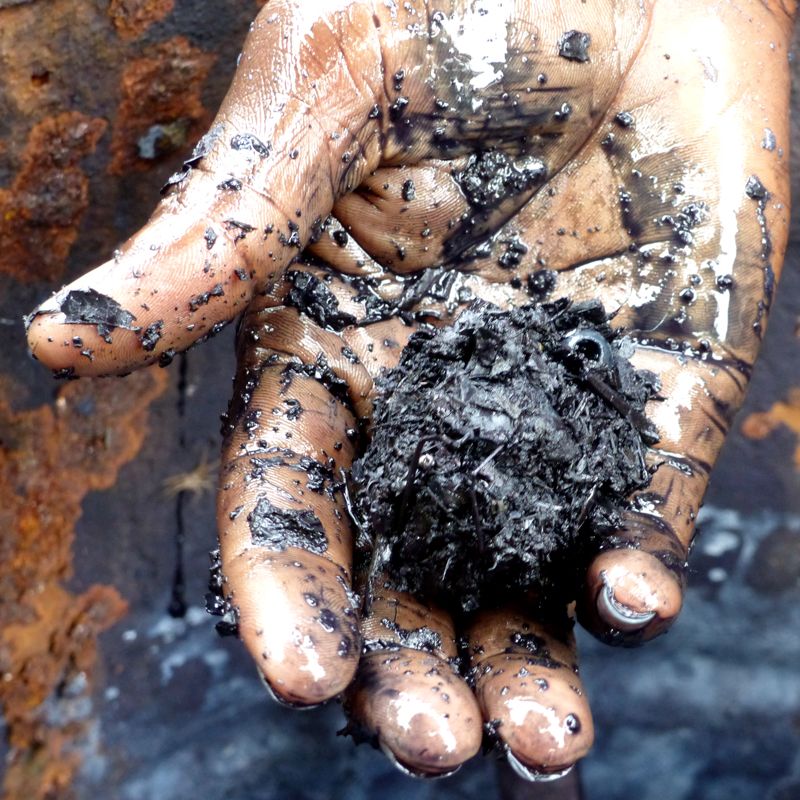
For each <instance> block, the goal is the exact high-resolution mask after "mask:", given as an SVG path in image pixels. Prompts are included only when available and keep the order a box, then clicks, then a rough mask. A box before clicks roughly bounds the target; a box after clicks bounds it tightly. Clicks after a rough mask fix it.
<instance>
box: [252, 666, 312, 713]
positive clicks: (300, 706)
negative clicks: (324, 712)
mask: <svg viewBox="0 0 800 800" xmlns="http://www.w3.org/2000/svg"><path fill="white" fill-rule="evenodd" d="M256 672H257V673H258V677H259V678H261V683H263V684H264V688H265V689H266V690H267V694H268V695H269V696H270V697H271V698H272V699H273V700H274V701H275V702H276V703H277V704H278V705H279V706H283V707H284V708H292V709H294V710H295V711H311V709H313V708H319V707H320V706H324V705H325V703H293V702H291V701H290V700H287V699H286V698H285V697H281V696H280V695H279V694H278V693H277V692H276V691H275V690H274V689H273V688H272V686H271V685H270V682H269V681H268V680H267V679H266V678H265V677H264V673H263V672H262V671H261V670H260V669H258V668H256Z"/></svg>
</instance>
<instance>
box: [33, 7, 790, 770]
mask: <svg viewBox="0 0 800 800" xmlns="http://www.w3.org/2000/svg"><path fill="white" fill-rule="evenodd" d="M787 5H788V4H787V3H778V2H775V3H759V2H755V0H753V2H747V3H744V4H739V6H738V7H733V6H732V5H726V4H724V5H722V6H719V5H716V4H715V5H714V6H713V7H712V6H711V5H710V4H703V3H697V2H694V3H692V2H689V0H673V2H670V3H668V2H666V0H663V1H662V2H652V3H643V4H623V3H613V2H603V3H599V4H598V3H595V4H591V5H589V4H584V3H582V2H578V0H575V2H566V1H565V2H561V3H546V4H536V5H535V6H534V4H532V3H529V2H521V1H520V2H517V3H516V4H505V3H494V4H489V2H488V0H486V3H485V6H483V7H482V6H481V4H480V3H476V4H470V3H466V2H450V3H446V4H445V6H444V7H443V9H442V12H441V14H438V15H437V14H435V13H434V12H433V11H432V10H430V9H428V8H426V7H425V6H424V4H423V3H421V2H419V3H408V4H405V5H404V6H403V8H400V7H395V6H393V5H387V4H379V3H368V2H338V3H335V4H326V8H325V9H324V10H321V8H320V7H319V4H313V3H307V4H305V5H303V6H300V5H299V4H293V3H289V2H281V3H274V2H273V3H269V4H268V5H267V6H266V7H265V9H264V10H263V11H262V13H261V14H260V15H259V17H258V19H257V21H256V23H255V25H254V29H253V31H252V32H251V35H250V37H249V40H248V43H247V45H246V48H245V51H244V54H243V57H242V61H241V64H240V67H239V71H238V73H237V77H236V79H235V81H234V84H233V86H232V88H231V91H230V92H229V94H228V96H227V98H226V100H225V102H224V104H223V107H222V109H221V110H220V113H219V115H218V117H217V120H216V122H215V124H214V126H212V129H211V133H210V134H209V136H208V137H206V138H205V139H204V142H203V143H202V144H201V147H200V149H199V150H198V151H197V154H196V156H194V157H193V158H192V159H191V160H190V164H191V168H190V169H188V170H187V172H186V173H185V174H183V175H182V176H176V177H175V178H174V180H173V181H171V185H170V186H169V188H168V190H167V192H166V196H165V198H164V200H163V201H162V203H161V204H160V206H159V207H158V209H157V210H156V212H155V214H154V216H153V218H152V219H151V221H150V222H149V223H148V225H147V226H146V227H145V228H143V229H142V231H140V232H139V233H138V234H136V235H135V236H134V237H132V238H131V239H130V240H129V241H128V242H127V243H126V244H125V245H123V247H122V248H121V250H120V252H119V254H118V255H116V256H115V258H114V259H112V260H111V261H110V262H108V263H107V264H105V265H103V266H101V267H99V268H98V269H97V270H95V271H93V272H91V273H89V274H88V275H87V276H84V278H82V279H80V280H79V281H78V282H76V283H75V284H72V285H71V286H69V287H67V288H66V289H64V290H62V292H60V293H59V294H58V295H56V296H55V297H54V298H52V299H51V300H49V301H47V302H46V303H45V304H44V305H43V306H42V307H40V308H39V309H38V310H37V314H36V315H35V316H34V317H33V318H32V320H31V324H30V328H29V339H30V343H31V348H32V351H33V352H34V353H35V355H36V356H37V357H38V358H39V359H40V360H42V361H43V362H44V363H45V364H47V365H48V366H50V367H51V368H53V369H55V370H57V371H72V372H74V374H80V375H108V374H120V373H124V372H127V371H129V370H131V369H134V368H137V367H139V366H144V365H146V364H149V363H152V362H154V361H161V362H162V363H166V362H168V361H169V359H170V358H171V355H172V354H173V353H174V352H178V351H180V350H183V349H185V348H186V347H188V346H189V345H190V344H192V343H193V342H195V341H197V340H198V339H199V338H202V337H203V336H206V335H208V334H209V333H212V332H213V331H214V330H216V329H217V326H219V325H221V324H224V323H225V322H226V321H228V320H230V319H232V318H233V317H235V316H236V315H237V314H238V313H239V312H240V311H242V310H245V309H246V311H245V316H244V318H243V321H242V323H241V328H240V331H239V338H238V361H239V366H238V374H237V379H236V386H235V391H234V400H233V402H232V405H231V409H230V412H229V415H228V419H227V428H226V441H225V445H224V452H223V468H222V477H221V491H220V494H219V526H220V546H221V555H222V561H223V573H224V574H225V576H226V578H227V583H226V586H225V592H226V594H227V596H228V598H229V599H230V601H231V602H232V604H233V605H234V606H235V607H236V608H238V615H239V630H240V634H241V637H242V640H243V641H244V642H245V644H246V646H247V647H248V648H249V649H250V651H251V652H252V654H253V656H254V658H255V659H256V661H257V663H258V665H259V668H260V670H261V671H262V673H263V674H264V676H265V678H266V680H267V682H268V683H269V684H270V685H271V687H272V691H273V692H274V693H275V694H276V695H278V696H279V697H280V698H282V699H283V700H285V701H288V702H290V703H293V704H298V705H309V704H313V703H316V702H321V701H324V700H325V699H328V698H330V697H333V696H335V695H337V694H339V693H340V692H342V691H343V690H344V689H346V688H347V687H348V686H350V685H351V683H352V681H353V677H354V675H355V673H356V670H357V669H358V675H357V678H356V681H355V683H354V684H353V685H352V686H351V688H350V691H349V696H348V708H349V711H350V714H351V716H352V717H353V719H354V726H355V727H357V728H359V729H360V730H361V731H363V732H366V734H367V735H369V736H375V737H377V739H378V741H379V743H380V744H381V746H382V747H383V748H384V749H385V750H386V751H387V752H388V753H390V754H391V757H393V758H394V759H395V760H396V761H398V762H399V763H400V764H402V765H404V766H406V767H407V768H410V769H411V770H413V771H416V772H420V773H424V774H439V773H444V772H447V771H449V770H451V769H453V768H455V767H457V766H458V765H459V764H460V763H461V762H462V761H464V760H466V759H467V758H469V757H470V756H471V755H473V754H474V753H475V752H476V751H477V749H478V747H479V744H480V740H481V735H482V720H483V719H485V720H491V721H499V724H498V725H495V726H494V727H496V730H497V735H498V736H499V738H500V740H501V741H502V742H504V743H505V744H507V745H508V746H509V748H510V750H511V753H512V754H513V758H514V759H515V760H516V761H517V762H519V763H520V764H522V765H524V766H527V767H529V768H531V769H533V770H535V771H540V772H558V771H559V770H562V769H564V768H565V767H567V766H568V765H570V764H571V763H573V762H574V761H575V760H576V759H577V758H579V757H580V756H582V755H583V754H584V753H585V752H586V750H587V749H588V747H589V746H590V744H591V740H592V725H591V718H590V712H589V709H588V704H587V700H586V697H585V694H584V693H583V692H582V688H581V685H580V681H579V679H578V677H577V674H576V672H575V671H574V669H573V667H574V665H575V663H576V655H575V650H574V642H573V639H572V636H571V633H570V623H569V620H568V618H567V616H566V615H565V616H564V619H563V620H562V621H554V620H540V619H536V618H535V616H534V615H533V612H532V610H531V609H525V608H521V609H520V608H515V609H507V610H487V611H485V612H484V613H481V614H479V615H477V616H476V618H475V619H474V620H472V621H471V623H470V624H469V627H468V629H467V630H464V631H458V633H464V634H466V635H467V636H468V640H469V647H468V654H469V657H470V658H471V660H472V666H473V667H474V668H475V673H474V677H475V680H474V687H473V688H474V692H473V691H472V689H471V688H470V687H468V686H467V684H466V683H465V682H463V681H462V680H461V678H459V677H458V676H457V675H456V674H455V673H454V672H453V670H452V669H451V667H450V665H449V664H448V663H447V660H448V659H450V658H452V657H454V656H455V655H456V654H457V648H456V633H457V631H456V629H455V625H454V622H453V620H452V619H451V618H450V617H449V616H448V615H447V614H446V613H444V612H442V611H441V610H438V609H430V608H427V607H425V606H424V605H422V604H420V603H418V602H417V601H415V600H414V599H413V598H411V597H408V596H406V595H403V594H401V593H397V592H393V591H391V590H388V589H387V590H385V591H381V592H378V593H376V597H375V598H374V601H373V603H372V604H371V607H370V611H369V613H368V614H367V615H365V617H364V619H362V620H361V621H360V623H359V622H358V620H357V610H356V609H355V608H354V607H353V605H352V602H351V594H350V592H349V587H350V581H351V572H352V531H351V530H350V527H349V525H348V523H347V514H346V510H345V508H344V501H343V498H342V496H341V494H340V493H339V492H337V491H334V490H333V483H334V481H335V480H336V478H337V476H338V471H339V470H340V469H347V468H348V467H349V465H350V464H351V462H352V459H353V457H354V454H355V452H356V451H357V449H358V445H359V442H358V441H357V440H356V439H357V434H356V433H352V432H354V431H358V429H359V425H358V422H359V420H361V419H364V418H368V416H369V414H370V395H371V392H372V388H373V384H372V381H373V378H374V377H375V376H376V375H377V374H378V373H379V372H380V370H381V369H383V368H385V367H387V366H392V365H394V364H395V363H396V361H397V358H398V355H399V352H400V349H401V348H402V346H403V344H404V343H405V342H406V341H407V340H408V338H409V336H410V335H411V333H412V332H413V331H414V329H415V327H416V326H417V325H418V324H419V321H420V319H425V320H431V319H435V317H434V316H432V315H434V314H439V315H441V319H442V320H444V321H446V320H447V319H448V318H450V316H451V315H452V314H453V313H457V311H458V309H459V308H461V307H463V305H464V303H465V302H466V298H467V297H468V296H477V297H484V298H486V299H489V300H492V301H494V302H497V303H499V304H522V303H527V302H530V301H531V300H532V299H545V298H546V299H554V298H556V297H560V296H569V297H572V298H573V299H577V300H580V299H587V298H592V297H600V298H601V299H602V300H603V302H604V304H605V306H606V308H607V309H608V310H609V311H610V312H617V314H616V317H615V324H616V325H619V326H622V327H624V328H625V329H626V330H627V331H628V332H629V333H630V334H631V335H632V336H633V337H634V338H636V339H637V340H638V341H639V346H638V348H637V354H636V357H635V359H634V361H635V363H636V365H637V366H639V367H641V368H646V369H650V370H652V371H654V372H656V373H657V374H658V375H659V376H660V378H661V382H662V385H663V389H662V394H663V395H664V397H665V399H664V400H663V401H662V402H658V403H653V404H652V407H651V409H650V417H651V419H652V420H653V421H654V422H655V424H656V425H657V426H658V429H659V432H660V434H661V440H660V441H659V443H658V445H657V447H655V448H654V449H653V451H652V454H651V455H652V463H653V464H654V465H655V464H658V465H659V466H658V469H657V470H656V472H655V474H654V478H653V482H652V484H651V486H650V487H649V489H648V490H647V491H646V492H645V493H642V495H640V496H639V497H638V498H635V499H634V501H633V503H632V509H631V512H630V514H629V515H628V517H627V520H626V524H625V526H624V527H623V528H622V529H621V530H619V531H617V532H616V533H615V535H614V537H613V538H612V539H610V540H609V541H607V542H604V544H603V546H602V547H601V548H600V551H599V552H598V555H597V557H596V558H595V559H594V561H593V562H592V564H591V565H590V567H589V569H588V572H587V577H586V583H585V591H584V593H583V595H582V597H581V598H579V603H578V607H579V615H580V617H581V619H582V621H583V622H584V624H585V625H587V627H589V628H590V629H591V630H592V631H593V632H595V633H596V634H597V635H598V636H600V637H601V638H604V639H606V640H609V641H614V642H620V643H629V642H636V641H641V640H643V639H646V638H649V637H651V636H654V635H656V634H658V633H659V632H661V631H663V630H665V629H666V628H667V627H668V625H669V624H670V623H671V621H672V620H673V619H674V618H675V616H676V615H677V613H678V611H679V609H680V605H681V595H682V590H683V582H684V571H685V560H686V554H687V551H688V548H689V545H690V542H691V536H692V529H693V520H694V515H695V512H696V510H697V508H698V506H699V503H700V501H701V498H702V495H703V492H704V489H705V485H706V482H707V478H708V472H709V470H710V468H711V465H712V464H713V462H714V460H715V458H716V455H717V452H718V450H719V448H720V446H721V444H722V441H723V439H724V435H725V433H726V431H727V429H728V427H729V425H730V420H731V416H732V414H733V412H734V411H735V409H736V408H737V407H738V405H739V403H740V402H741V398H742V393H743V391H744V388H745V384H746V382H747V378H748V377H749V370H750V367H751V365H752V363H753V360H754V358H755V355H756V352H757V350H758V345H759V343H760V339H761V335H762V333H763V329H764V325H765V321H766V313H767V310H768V307H769V303H770V299H771V292H772V282H773V276H774V274H777V273H778V272H779V269H780V266H781V262H782V258H783V250H784V246H785V242H786V231H787V224H788V205H787V203H788V181H787V171H786V164H787V160H788V159H787V158H786V157H782V156H781V149H780V148H782V147H785V146H786V142H787V141H788V135H787V96H788V72H787V67H786V49H787V48H786V45H787V37H788V34H789V30H790V27H791V12H793V8H792V9H791V10H789V9H787ZM482 8H484V9H485V12H486V13H483V12H482V10H481V9H482ZM570 31H576V32H578V33H575V34H569V32H570ZM580 33H588V34H589V35H590V37H591V39H590V41H587V40H585V39H583V38H582V37H581V35H580ZM584 49H585V53H584ZM584 56H588V59H587V58H585V57H584ZM765 75H766V76H769V80H768V81H765V80H763V78H764V76H765ZM540 76H541V77H540ZM765 84H766V85H765ZM487 153H489V154H490V155H487ZM476 167H477V168H476ZM542 170H544V171H542ZM497 175H501V176H502V180H501V181H497V180H495V181H494V182H493V181H492V178H496V177H497ZM331 211H332V212H333V217H332V218H331V220H330V221H328V215H329V213H330V212H331ZM301 251H302V252H303V256H302V260H301V262H300V263H292V262H294V261H296V259H298V257H300V256H301ZM435 267H445V268H447V269H448V270H449V271H452V273H453V274H455V275H456V279H455V282H454V283H451V284H449V279H448V278H447V275H442V274H441V273H440V272H438V271H437V272H434V271H433V269H428V270H427V271H423V272H422V273H419V271H420V270H421V269H422V268H435ZM414 275H421V276H420V277H413V276H414ZM306 276H312V278H314V279H316V281H320V279H325V280H322V282H321V283H318V282H315V281H314V280H312V279H310V278H309V277H306ZM426 276H430V277H431V278H434V277H435V278H436V279H437V280H436V281H434V282H432V283H431V284H430V285H428V280H427V277H426ZM553 278H555V280H554V281H553ZM326 281H327V282H326ZM448 284H449V285H448ZM529 286H530V291H529ZM442 293H443V294H446V295H447V298H446V299H441V296H439V295H441V294H442ZM313 297H317V298H318V299H319V302H318V303H317V304H316V306H315V307H316V311H314V312H313V313H312V314H311V316H309V314H300V313H299V312H298V310H297V308H296V307H294V306H296V305H298V304H302V305H304V306H305V307H306V308H307V309H308V306H309V303H308V302H307V301H308V299H309V298H312V299H313ZM298 298H301V299H302V298H305V299H302V302H301V301H300V300H298ZM447 300H453V301H454V303H453V305H454V306H455V308H450V307H449V304H448V302H447ZM312 305H313V303H312ZM416 312H423V313H422V314H421V315H420V314H418V313H416ZM73 337H78V338H79V339H80V341H81V346H80V347H75V346H74V344H73ZM109 340H110V341H109ZM82 351H83V352H85V353H89V355H90V357H88V358H87V357H85V356H83V355H82V354H81V352H82ZM320 355H323V356H324V359H325V363H326V365H327V366H325V365H323V364H322V362H320V361H319V356H320ZM287 365H289V368H288V371H287ZM303 365H306V366H305V367H304V366H303ZM315 365H316V366H315ZM289 379H290V380H289ZM274 409H275V410H276V411H274ZM276 448H278V449H276ZM285 451H291V453H288V452H285ZM331 459H333V461H332V462H331ZM259 507H261V510H262V511H264V510H266V511H268V512H269V515H266V514H264V513H256V512H257V511H258V509H259ZM281 510H282V511H283V512H284V513H281ZM264 520H266V521H267V522H269V524H268V525H267V524H264V525H262V524H260V523H261V522H262V521H264ZM383 619H389V620H392V622H393V624H394V627H389V628H387V627H386V625H384V624H383V622H382V620H383ZM420 628H428V629H430V630H431V631H433V632H434V633H435V634H437V635H438V639H437V638H434V639H428V645H429V649H427V650H426V649H424V648H423V649H415V647H414V640H413V639H412V640H411V641H409V640H408V637H407V636H405V634H403V631H410V630H416V629H420ZM362 638H363V639H364V640H366V641H368V642H376V641H381V642H383V643H390V642H392V641H394V642H396V643H398V644H399V645H400V647H399V649H397V650H396V651H394V652H392V651H389V652H387V650H386V649H382V648H380V647H374V648H368V652H366V653H365V654H364V655H363V656H362V655H361V640H362ZM431 642H433V644H431ZM544 687H548V688H546V689H544Z"/></svg>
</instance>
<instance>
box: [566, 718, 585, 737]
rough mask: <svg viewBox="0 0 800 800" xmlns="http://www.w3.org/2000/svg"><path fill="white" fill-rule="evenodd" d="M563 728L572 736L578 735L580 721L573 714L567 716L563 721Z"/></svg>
mask: <svg viewBox="0 0 800 800" xmlns="http://www.w3.org/2000/svg"><path fill="white" fill-rule="evenodd" d="M564 727H565V728H566V729H567V730H568V731H569V732H570V733H571V734H573V735H575V734H576V733H580V730H581V721H580V719H578V717H576V716H575V714H567V716H566V718H565V719H564Z"/></svg>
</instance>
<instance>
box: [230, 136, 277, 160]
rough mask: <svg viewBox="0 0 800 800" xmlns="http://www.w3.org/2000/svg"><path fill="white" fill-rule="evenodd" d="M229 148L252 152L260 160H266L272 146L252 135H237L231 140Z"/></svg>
mask: <svg viewBox="0 0 800 800" xmlns="http://www.w3.org/2000/svg"><path fill="white" fill-rule="evenodd" d="M231 147H232V148H233V149H234V150H252V151H253V152H254V153H257V154H258V155H260V156H261V158H266V157H267V156H268V155H269V153H270V150H271V149H272V145H270V144H265V143H264V142H262V141H261V139H259V138H258V137H257V136H255V135H253V134H252V133H237V134H236V136H234V137H233V138H232V139H231Z"/></svg>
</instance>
